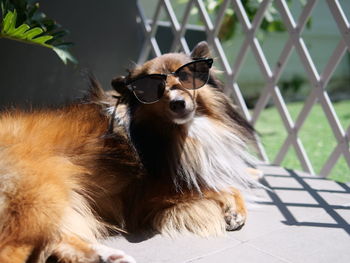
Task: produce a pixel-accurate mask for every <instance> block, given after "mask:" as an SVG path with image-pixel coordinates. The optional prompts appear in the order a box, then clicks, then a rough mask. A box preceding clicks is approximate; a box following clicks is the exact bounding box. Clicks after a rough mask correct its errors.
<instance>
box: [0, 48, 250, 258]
mask: <svg viewBox="0 0 350 263" xmlns="http://www.w3.org/2000/svg"><path fill="white" fill-rule="evenodd" d="M212 63H213V60H212V59H211V56H210V52H209V47H208V45H207V43H206V42H200V43H199V44H197V46H196V47H195V48H194V49H193V51H192V53H191V54H190V55H185V54H183V53H170V54H165V55H162V56H160V57H157V58H154V59H152V60H150V61H148V62H146V63H145V64H143V65H139V66H136V67H135V68H133V69H132V70H130V71H129V74H128V75H127V76H119V77H116V78H114V79H113V80H112V86H113V89H114V90H112V91H108V92H105V91H103V90H102V88H100V87H99V84H98V83H97V82H96V81H95V80H93V79H92V89H91V92H90V93H89V95H88V96H87V97H86V98H85V99H83V100H81V101H79V102H76V103H72V104H71V105H68V106H64V107H61V108H59V109H45V110H34V111H30V112H28V111H27V112H26V111H22V110H12V111H7V112H3V113H2V114H1V117H0V126H1V129H0V180H1V184H0V262H2V263H8V262H11V263H19V262H45V261H48V262H49V261H50V260H57V261H59V262H64V263H68V262H69V263H80V262H91V263H95V262H101V261H103V262H115V263H116V262H134V260H133V259H132V257H130V256H128V255H126V254H125V253H123V252H122V251H118V250H114V249H111V248H107V247H104V246H103V245H101V244H99V243H98V240H100V239H101V238H104V237H106V236H108V235H111V234H115V233H116V232H120V231H122V232H125V233H142V232H149V231H152V232H153V233H162V234H168V235H174V234H175V233H178V232H180V233H181V232H192V233H194V234H197V235H200V236H210V235H221V234H223V233H224V232H225V231H226V230H236V229H239V228H241V227H242V226H243V224H244V222H245V219H246V213H247V212H246V206H245V202H244V199H243V196H242V194H241V190H244V189H246V188H249V187H251V186H252V185H254V184H255V183H256V182H255V179H253V178H252V177H251V176H249V174H248V172H247V169H249V167H250V165H251V164H253V163H254V162H255V158H254V157H252V155H251V154H250V153H249V150H248V145H250V144H252V143H253V142H254V130H253V128H252V127H251V126H250V124H249V123H248V122H247V121H246V120H245V119H244V118H243V117H241V115H240V114H239V113H238V111H237V110H236V108H235V106H234V105H233V104H232V103H231V101H230V99H229V98H228V97H227V96H226V95H225V94H224V93H223V90H222V84H221V82H220V81H219V80H218V79H217V78H216V76H215V70H214V69H211V66H212Z"/></svg>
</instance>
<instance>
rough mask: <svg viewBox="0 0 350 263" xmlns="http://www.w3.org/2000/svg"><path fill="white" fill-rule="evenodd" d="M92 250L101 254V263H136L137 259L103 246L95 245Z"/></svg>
mask: <svg viewBox="0 0 350 263" xmlns="http://www.w3.org/2000/svg"><path fill="white" fill-rule="evenodd" d="M92 248H93V249H94V250H95V251H96V252H97V253H98V254H99V256H100V258H101V263H136V261H135V259H134V258H133V257H131V256H129V255H127V254H125V253H124V251H121V250H118V249H114V248H111V247H107V246H104V245H101V244H94V245H93V246H92Z"/></svg>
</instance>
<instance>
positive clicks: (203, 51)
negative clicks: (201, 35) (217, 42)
mask: <svg viewBox="0 0 350 263" xmlns="http://www.w3.org/2000/svg"><path fill="white" fill-rule="evenodd" d="M209 57H210V50H209V46H208V43H207V42H206V41H202V42H199V43H198V44H197V45H196V46H195V47H194V48H193V50H192V52H191V58H209Z"/></svg>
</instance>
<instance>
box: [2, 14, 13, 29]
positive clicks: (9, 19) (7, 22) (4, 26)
mask: <svg viewBox="0 0 350 263" xmlns="http://www.w3.org/2000/svg"><path fill="white" fill-rule="evenodd" d="M13 16H14V14H13V13H12V12H11V11H9V12H8V13H7V14H6V16H5V18H4V20H3V22H2V30H1V32H3V33H4V32H7V31H8V30H9V28H10V27H11V24H12V18H13Z"/></svg>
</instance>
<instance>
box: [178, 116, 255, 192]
mask: <svg viewBox="0 0 350 263" xmlns="http://www.w3.org/2000/svg"><path fill="white" fill-rule="evenodd" d="M192 149H194V150H192ZM256 162H257V160H256V158H255V157H253V156H252V155H251V154H250V153H249V152H248V150H247V146H246V144H245V143H244V142H243V140H242V139H240V138H239V136H238V135H236V134H234V133H233V131H232V130H231V129H229V128H225V127H223V126H222V125H218V124H216V123H215V122H214V121H212V120H210V119H209V118H207V117H198V116H196V117H195V118H194V119H193V122H192V123H190V124H189V137H188V138H187V139H186V142H185V147H184V151H183V153H182V156H181V166H182V167H181V168H182V169H181V171H180V172H179V173H180V175H181V176H182V177H183V178H181V179H182V180H184V181H185V182H186V183H187V184H188V185H189V186H194V187H195V188H196V189H198V190H199V189H200V187H199V186H200V185H204V186H207V187H208V188H211V189H215V190H224V189H228V188H229V187H237V188H238V189H242V190H244V189H247V188H249V187H251V186H257V185H259V183H258V182H257V181H256V180H255V179H254V178H253V177H252V176H251V175H249V174H248V163H249V164H254V163H256Z"/></svg>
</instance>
